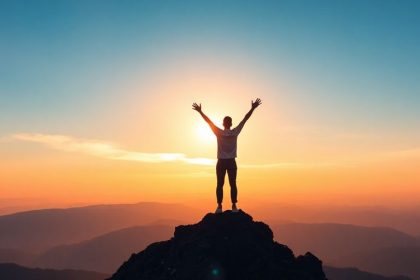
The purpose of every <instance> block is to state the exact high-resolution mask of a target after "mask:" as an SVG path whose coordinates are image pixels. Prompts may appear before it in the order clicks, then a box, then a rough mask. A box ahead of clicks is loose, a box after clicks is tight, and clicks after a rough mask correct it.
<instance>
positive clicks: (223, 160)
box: [192, 98, 261, 213]
mask: <svg viewBox="0 0 420 280" xmlns="http://www.w3.org/2000/svg"><path fill="white" fill-rule="evenodd" d="M259 105H261V99H259V98H257V99H256V100H255V101H251V110H249V112H248V113H247V114H246V115H245V117H244V119H243V120H242V121H241V122H240V123H239V125H238V126H237V127H235V128H234V129H230V128H231V126H232V118H231V117H227V116H226V117H224V119H223V127H224V129H223V130H222V129H220V128H218V127H217V126H215V125H214V123H213V122H212V121H211V120H210V119H209V118H208V117H207V116H206V115H205V114H204V113H203V111H202V110H201V103H200V105H198V104H197V103H194V104H193V105H192V107H193V110H196V111H197V112H199V113H200V114H201V116H202V117H203V119H204V120H205V121H206V122H207V123H208V124H209V126H210V128H211V130H212V131H213V133H214V134H215V135H216V137H217V165H216V175H217V187H216V197H217V208H216V213H221V212H222V201H223V185H224V183H225V175H226V171H227V173H228V177H229V184H230V198H231V200H232V211H234V212H237V211H238V208H237V206H236V203H237V202H238V199H237V197H238V188H237V186H236V174H237V169H238V168H237V166H236V161H235V158H236V148H237V139H238V135H239V133H240V132H241V130H242V128H243V127H244V125H245V123H246V121H247V120H248V119H249V118H250V117H251V115H252V112H254V110H255V109H256V108H257V107H258V106H259Z"/></svg>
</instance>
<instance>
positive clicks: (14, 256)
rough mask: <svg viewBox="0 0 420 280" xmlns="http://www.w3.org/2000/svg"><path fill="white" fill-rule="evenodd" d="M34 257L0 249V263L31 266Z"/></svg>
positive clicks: (17, 251)
mask: <svg viewBox="0 0 420 280" xmlns="http://www.w3.org/2000/svg"><path fill="white" fill-rule="evenodd" d="M35 257H36V255H32V254H28V253H26V252H23V251H19V250H14V249H0V263H16V264H20V265H24V266H31V265H32V263H33V260H34V259H35Z"/></svg>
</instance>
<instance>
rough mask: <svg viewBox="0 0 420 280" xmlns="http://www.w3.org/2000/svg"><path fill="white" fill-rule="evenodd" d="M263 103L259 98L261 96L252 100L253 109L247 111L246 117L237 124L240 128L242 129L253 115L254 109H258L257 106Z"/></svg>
mask: <svg viewBox="0 0 420 280" xmlns="http://www.w3.org/2000/svg"><path fill="white" fill-rule="evenodd" d="M261 104H262V103H261V99H259V98H257V99H255V101H252V100H251V110H249V112H248V113H246V115H245V117H244V119H243V120H242V121H241V122H240V123H239V125H238V126H237V127H238V128H239V129H242V127H243V126H244V125H245V123H246V121H247V120H248V119H249V118H250V117H251V115H252V113H253V112H254V110H255V109H257V107H258V106H260V105H261Z"/></svg>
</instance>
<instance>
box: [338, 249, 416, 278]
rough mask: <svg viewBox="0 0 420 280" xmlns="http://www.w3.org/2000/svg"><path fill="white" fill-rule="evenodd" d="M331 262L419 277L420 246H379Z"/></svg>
mask: <svg viewBox="0 0 420 280" xmlns="http://www.w3.org/2000/svg"><path fill="white" fill-rule="evenodd" d="M332 264H333V265H338V264H339V265H340V266H345V265H349V264H351V265H352V266H355V267H358V268H360V269H363V270H367V271H371V272H375V273H379V274H382V275H398V274H399V275H401V274H404V275H407V276H409V277H412V278H413V279H420V247H386V248H379V249H377V250H374V251H364V252H359V253H355V254H352V255H349V256H346V257H345V258H342V259H338V260H335V261H333V262H332Z"/></svg>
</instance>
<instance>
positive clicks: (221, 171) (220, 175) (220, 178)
mask: <svg viewBox="0 0 420 280" xmlns="http://www.w3.org/2000/svg"><path fill="white" fill-rule="evenodd" d="M225 174H226V166H225V165H224V164H222V162H221V161H218V162H217V165H216V175H217V187H216V197H217V203H218V204H219V205H221V204H222V201H223V185H224V184H225Z"/></svg>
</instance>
